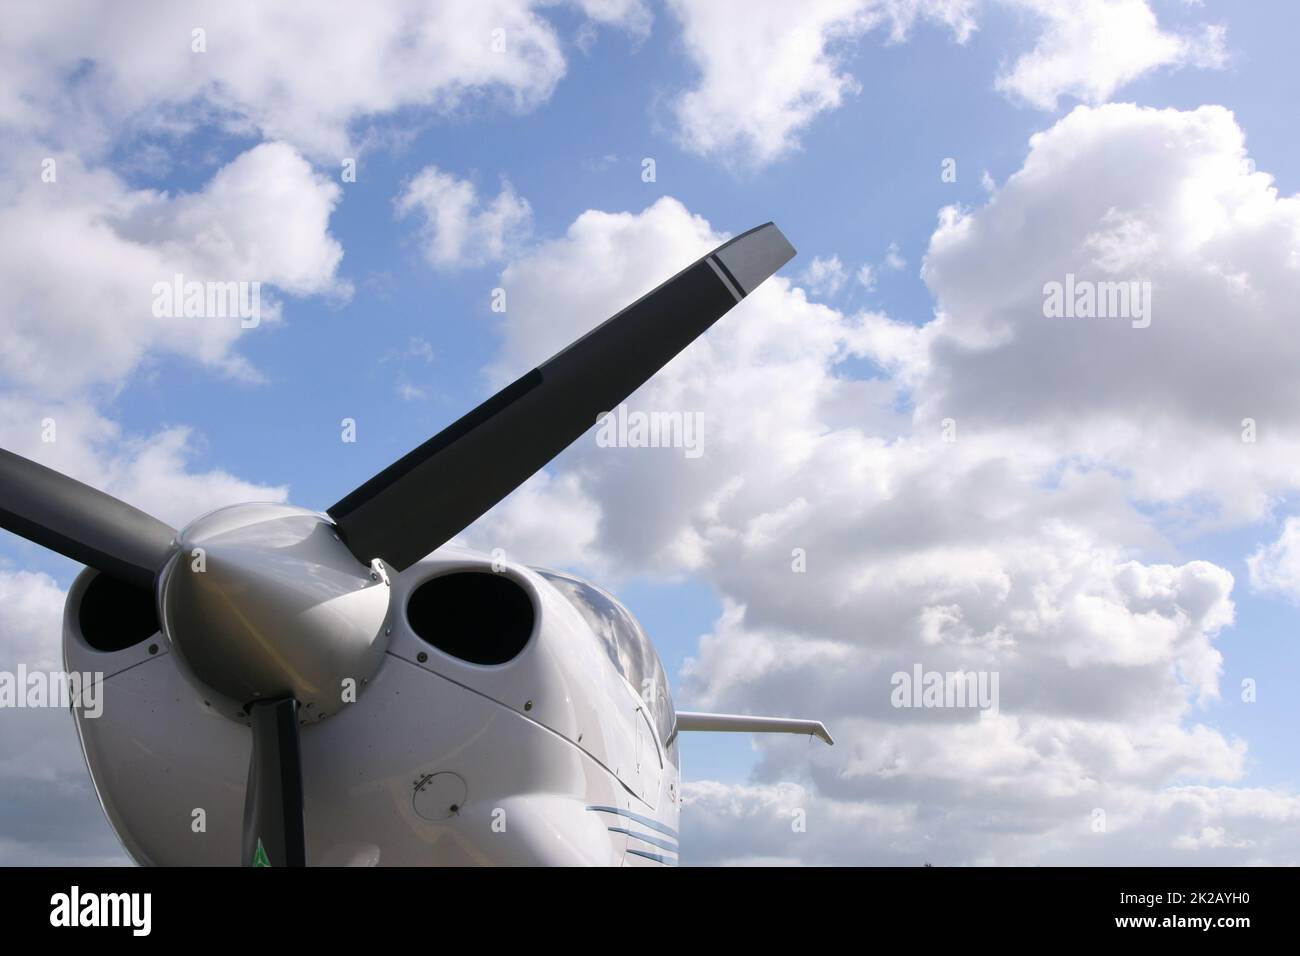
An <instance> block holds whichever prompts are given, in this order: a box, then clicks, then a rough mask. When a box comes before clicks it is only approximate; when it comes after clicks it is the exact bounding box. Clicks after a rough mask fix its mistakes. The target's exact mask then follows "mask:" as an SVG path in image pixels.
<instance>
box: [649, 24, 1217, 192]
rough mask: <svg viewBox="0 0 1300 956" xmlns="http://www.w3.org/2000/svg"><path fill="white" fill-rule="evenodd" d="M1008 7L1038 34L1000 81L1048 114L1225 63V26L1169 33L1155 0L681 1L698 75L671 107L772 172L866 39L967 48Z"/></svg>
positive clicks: (692, 128)
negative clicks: (931, 40) (1177, 71)
mask: <svg viewBox="0 0 1300 956" xmlns="http://www.w3.org/2000/svg"><path fill="white" fill-rule="evenodd" d="M999 6H1010V7H1011V8H1013V9H1014V10H1016V11H1019V12H1021V13H1023V14H1024V15H1025V16H1026V17H1028V18H1029V19H1030V20H1031V22H1032V23H1033V24H1034V26H1036V27H1037V31H1038V32H1037V36H1036V38H1035V40H1034V46H1033V48H1032V49H1031V50H1030V51H1029V52H1027V53H1024V54H1021V55H1020V56H1018V57H1017V58H1016V59H1015V60H1014V62H1013V63H1012V65H1011V66H1010V68H1008V69H1007V70H1004V71H1003V72H1002V73H1001V74H1000V75H999V76H998V77H997V78H996V80H995V85H996V87H997V88H998V89H1000V90H1002V91H1003V92H1005V93H1008V94H1010V95H1012V96H1014V97H1017V98H1019V99H1021V100H1024V101H1026V102H1028V103H1030V104H1032V105H1034V106H1037V107H1039V108H1042V109H1055V108H1056V105H1057V102H1058V100H1059V99H1060V98H1061V97H1063V96H1074V97H1076V98H1078V99H1080V100H1082V101H1084V102H1087V103H1100V102H1104V101H1106V100H1108V99H1109V98H1110V97H1111V96H1112V95H1114V93H1115V92H1116V91H1117V90H1118V89H1120V88H1121V87H1123V86H1124V85H1125V84H1127V83H1130V82H1132V81H1133V80H1135V79H1137V78H1139V77H1140V76H1143V75H1145V74H1146V73H1148V72H1150V71H1151V70H1154V69H1157V68H1159V67H1176V66H1184V65H1190V66H1200V67H1218V66H1222V65H1223V63H1224V62H1225V59H1226V54H1225V52H1224V45H1223V44H1224V31H1223V29H1222V28H1221V27H1218V26H1205V27H1203V28H1202V32H1201V34H1200V35H1199V36H1190V35H1182V34H1175V33H1168V32H1166V31H1164V30H1162V29H1161V28H1160V26H1159V24H1158V23H1157V20H1156V15H1155V13H1154V12H1153V11H1152V10H1151V8H1150V7H1149V6H1148V4H1147V2H1146V0H1085V2H1080V3H1061V2H1058V0H817V2H810V3H802V4H799V5H797V6H791V5H790V4H783V3H754V2H742V0H731V2H715V3H689V2H686V0H673V2H672V3H670V7H671V9H672V11H673V14H674V16H675V17H676V18H677V20H678V21H679V22H680V23H681V28H682V41H683V44H684V46H685V49H686V53H687V55H688V57H689V58H690V60H691V61H692V63H693V64H694V66H695V67H696V69H697V70H698V72H699V79H698V82H696V84H695V85H694V86H692V87H691V88H690V89H688V90H686V91H685V92H683V93H681V94H680V95H679V96H678V97H677V99H676V100H675V101H674V104H673V112H674V119H675V121H676V128H677V133H678V137H679V139H680V140H681V142H682V144H683V146H685V147H686V148H687V149H689V150H691V151H693V152H696V153H700V154H703V155H706V156H713V157H717V158H720V159H722V160H724V161H726V162H729V163H733V164H735V165H738V166H764V165H767V164H769V163H771V162H773V161H775V160H777V159H780V158H781V157H783V156H786V155H788V154H789V153H791V152H793V151H795V150H797V149H799V145H800V138H801V136H802V134H803V132H804V131H805V130H806V129H807V128H808V127H809V126H810V125H811V124H812V122H813V121H814V120H815V119H816V118H817V117H818V116H819V115H821V114H823V113H827V112H830V111H832V110H835V109H838V108H839V107H840V106H841V105H843V103H844V102H845V100H846V99H847V98H848V97H850V96H852V95H854V94H855V93H857V92H859V90H860V84H859V82H858V80H857V79H856V78H855V77H854V76H853V74H852V72H850V70H849V69H848V68H847V67H846V65H845V64H846V61H847V60H848V59H849V56H850V55H851V53H852V52H853V47H854V45H855V44H857V43H859V42H860V41H861V40H862V39H863V38H864V37H865V36H866V35H868V34H870V33H872V32H873V31H875V30H877V29H884V30H886V31H887V37H888V41H889V42H892V43H901V42H904V41H906V39H907V37H908V34H909V33H910V31H911V30H912V29H913V27H914V26H915V25H916V24H918V23H920V22H933V23H936V24H939V25H941V26H943V27H945V28H947V29H948V30H949V31H950V32H951V34H952V35H953V37H954V38H955V39H956V40H957V42H958V43H962V44H964V43H965V42H966V41H967V39H968V38H969V37H970V35H971V34H972V33H973V32H974V30H975V29H976V21H977V18H979V17H982V16H983V15H984V14H985V13H986V12H987V11H988V10H989V9H992V8H997V7H999Z"/></svg>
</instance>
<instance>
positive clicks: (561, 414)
mask: <svg viewBox="0 0 1300 956" xmlns="http://www.w3.org/2000/svg"><path fill="white" fill-rule="evenodd" d="M793 256H794V248H793V247H792V246H791V245H790V243H789V242H787V241H786V238H785V236H783V235H782V234H781V230H779V229H778V228H777V227H776V226H775V225H773V224H772V223H770V222H769V223H767V224H765V225H762V226H759V227H757V228H755V229H751V230H750V231H749V232H746V233H743V234H742V235H740V236H737V237H736V238H735V239H732V240H731V241H730V242H727V243H724V244H723V245H722V246H720V247H718V248H717V249H715V250H714V251H713V252H711V253H709V254H708V255H707V256H704V257H703V258H702V259H699V260H697V261H696V262H695V263H693V264H692V265H690V266H688V267H687V268H685V269H683V270H682V271H681V272H679V273H677V275H675V276H673V277H672V278H671V279H669V280H668V281H667V282H665V283H663V284H662V285H660V286H659V287H658V288H656V289H655V290H654V291H652V292H650V293H648V294H646V295H644V296H642V297H641V298H640V299H638V300H637V301H636V302H634V303H632V304H631V305H629V306H628V307H627V308H625V309H624V310H623V311H622V312H619V313H618V314H617V315H615V316H614V317H613V318H611V319H609V320H608V321H606V322H605V323H604V324H603V325H600V326H598V327H597V328H595V329H593V330H592V331H591V332H588V333H587V334H586V335H584V336H583V337H582V338H580V339H578V340H577V341H576V342H574V343H573V344H572V345H570V346H569V347H568V348H566V349H564V350H563V351H561V352H560V353H559V354H557V355H555V356H553V357H552V358H551V359H550V360H548V361H546V362H544V363H543V364H542V365H540V366H538V367H537V368H535V369H533V370H532V371H531V372H529V373H528V374H526V375H524V376H523V377H522V378H520V379H518V380H517V381H515V382H514V383H513V384H511V385H507V386H506V387H505V388H504V389H502V390H501V391H500V392H498V393H497V394H495V395H493V396H492V397H491V398H489V399H488V400H487V401H486V402H484V403H483V404H482V405H480V406H479V407H478V408H476V409H474V410H473V411H472V412H470V413H469V414H467V415H465V416H464V417H463V418H461V419H460V420H459V421H457V422H455V423H453V424H451V425H449V426H447V427H446V428H445V429H443V430H442V431H441V432H439V433H438V434H437V435H435V436H433V438H431V439H429V440H428V441H427V442H425V443H424V444H423V445H421V446H420V447H419V448H416V449H415V450H414V451H412V452H410V453H409V454H407V455H406V456H405V457H403V458H401V459H399V460H398V461H396V462H394V463H393V464H392V465H390V466H389V467H388V468H385V469H384V470H383V471H381V472H380V473H379V474H377V475H375V476H374V477H373V478H371V479H370V480H369V481H367V482H366V483H365V484H363V485H362V486H361V487H359V488H357V489H356V490H355V491H353V492H352V493H351V494H349V495H348V496H347V497H345V498H343V499H342V500H341V501H339V502H338V503H337V504H335V505H334V506H333V507H331V508H330V509H329V515H330V517H331V518H333V519H334V523H335V524H336V525H337V526H338V528H339V531H340V532H341V533H342V535H343V541H344V543H345V544H347V546H348V547H349V548H350V549H351V551H352V553H353V554H355V555H356V556H357V557H358V558H359V559H360V560H362V561H369V560H370V559H371V558H374V557H380V558H383V559H384V561H385V563H387V564H388V565H390V566H392V567H394V568H396V569H397V570H398V571H403V570H405V569H406V568H407V567H409V566H410V565H412V564H414V563H415V562H416V561H418V560H419V559H420V558H422V557H424V556H425V555H426V554H429V553H430V552H432V551H434V550H435V549H437V548H438V547H440V546H441V545H443V544H445V543H446V542H447V541H448V540H449V539H450V538H451V537H452V536H453V535H456V534H458V533H459V532H460V531H462V530H463V529H465V528H466V527H468V526H469V525H470V524H471V523H473V522H474V521H475V520H476V519H477V518H478V517H479V516H481V515H482V514H483V513H484V512H486V511H487V510H488V509H489V508H491V507H492V506H493V505H495V504H496V503H497V502H499V501H501V499H503V498H505V497H506V495H508V494H510V492H512V491H514V490H515V489H516V488H518V487H519V486H520V485H522V484H523V483H524V482H525V481H526V480H527V479H528V478H530V477H531V476H532V475H533V474H534V473H536V472H537V471H538V470H539V469H541V468H542V467H543V466H544V465H545V464H546V463H547V462H549V461H550V460H551V459H552V458H554V457H555V456H556V455H558V454H559V453H560V452H561V451H563V450H564V449H565V448H567V447H568V446H569V445H571V444H572V443H573V442H574V440H575V439H577V438H578V437H579V436H580V435H582V433H583V432H585V431H586V430H587V429H588V428H590V427H591V426H593V425H594V424H596V418H597V416H598V415H600V414H602V413H604V412H608V411H610V410H612V409H613V408H615V407H616V406H617V405H618V403H619V402H621V401H623V400H624V399H625V398H627V397H628V396H629V395H631V394H632V393H633V392H634V391H636V389H637V388H639V387H640V386H641V385H642V384H643V383H644V382H645V381H646V380H647V379H649V378H650V376H652V375H653V374H654V373H655V372H657V371H659V369H661V368H663V366H665V365H667V364H668V362H669V361H670V360H671V359H672V358H673V357H674V356H675V355H677V353H678V352H680V351H681V350H682V349H684V348H686V346H688V345H690V344H691V342H693V341H695V339H697V338H698V337H699V336H700V335H701V334H702V333H703V332H704V331H705V330H706V329H708V328H709V326H711V325H713V323H714V322H716V321H717V320H718V319H720V318H721V317H722V316H723V315H724V314H725V313H727V312H728V311H730V310H731V308H732V307H734V306H735V305H736V303H737V302H739V301H740V300H741V299H742V298H744V296H746V295H748V294H749V293H750V292H752V291H753V290H754V289H755V288H756V287H757V286H758V284H759V283H761V282H762V281H763V280H764V279H766V278H767V277H768V276H770V275H771V274H772V273H774V272H775V271H776V270H777V269H779V268H781V266H783V265H785V263H787V262H788V261H789V260H790V259H791V258H792V257H793Z"/></svg>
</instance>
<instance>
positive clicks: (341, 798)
mask: <svg viewBox="0 0 1300 956" xmlns="http://www.w3.org/2000/svg"><path fill="white" fill-rule="evenodd" d="M794 255H795V250H794V248H793V247H792V246H791V245H790V243H789V242H788V241H787V240H786V238H785V236H784V235H782V233H781V231H780V230H779V229H778V228H777V227H776V226H775V225H774V224H772V223H770V222H769V223H766V224H764V225H762V226H758V227H756V228H754V229H751V230H750V231H748V232H746V233H743V234H742V235H739V236H737V237H736V238H734V239H731V240H730V241H728V242H726V243H724V244H722V245H721V246H719V247H718V248H717V249H715V250H714V251H712V252H710V253H709V254H708V255H706V256H704V257H702V258H701V259H699V260H697V261H696V262H695V263H693V264H692V265H690V266H688V267H687V268H685V269H684V270H682V271H681V272H679V273H678V274H677V275H675V276H673V277H672V278H670V279H668V280H667V281H665V282H664V283H663V284H661V285H660V286H659V287H658V288H656V289H654V290H653V291H652V292H650V293H648V294H646V295H645V296H643V297H642V298H640V299H638V300H637V301H636V302H634V303H632V304H631V305H629V306H627V307H626V308H625V309H623V310H622V311H621V312H619V313H618V314H616V315H615V316H613V317H612V318H610V319H609V320H607V321H606V322H604V323H603V324H601V325H599V326H598V327H596V328H595V329H593V330H592V331H590V332H589V333H587V334H586V335H584V336H583V337H582V338H580V339H578V340H577V341H575V342H574V343H572V344H571V345H569V346H568V347H567V348H565V349H563V350H562V351H561V352H559V353H558V354H556V355H555V356H553V357H552V358H551V359H549V360H548V361H547V362H545V363H544V364H542V365H540V366H538V367H537V368H535V369H533V370H532V371H530V372H528V373H527V374H525V375H524V376H523V377H521V378H520V379H518V380H517V381H516V382H514V383H513V384H511V385H509V386H507V387H506V388H504V389H502V390H501V391H500V392H499V393H497V394H496V395H494V396H492V397H491V398H489V399H488V400H487V401H485V402H484V403H483V404H481V405H480V406H478V407H477V408H475V409H474V410H473V411H471V412H469V413H468V414H466V415H465V416H464V417H462V418H461V419H459V420H458V421H456V422H455V423H453V424H452V425H450V426H448V427H447V428H446V429H444V430H443V431H441V432H439V433H438V434H437V435H435V436H434V437H433V438H431V439H429V440H428V441H427V442H425V443H424V444H423V445H421V446H419V447H418V448H416V449H415V450H414V451H412V452H410V453H409V454H407V455H406V456H405V457H403V458H401V459H399V460H398V461H396V462H395V463H393V464H392V465H390V466H389V467H388V468H386V469H385V470H383V471H382V472H380V473H379V474H377V475H375V476H374V477H372V478H371V479H369V480H368V481H366V482H365V483H364V484H362V485H361V486H360V487H358V488H357V489H356V490H354V491H352V492H351V493H350V494H348V495H346V496H345V497H343V498H342V499H341V500H340V501H339V502H338V503H337V504H335V505H333V506H332V507H330V508H328V509H327V510H326V511H324V512H315V511H310V510H308V509H305V508H298V507H294V506H291V505H286V504H268V503H248V504H239V505H232V506H229V507H225V508H220V509H218V510H216V511H213V512H211V513H209V514H206V515H203V516H202V517H199V518H197V519H195V520H194V521H192V522H190V523H189V524H188V525H186V526H185V527H184V528H182V529H181V530H179V531H177V530H174V529H173V528H171V527H169V526H168V525H166V524H165V523H163V522H161V521H159V520H158V519H156V518H154V517H151V516H150V515H148V514H146V513H144V512H142V511H139V510H137V509H136V508H134V507H133V506H131V505H128V504H127V503H125V502H123V501H120V500H118V499H116V498H113V497H111V496H109V495H108V494H105V493H104V492H101V491H99V490H96V489H94V488H91V487H90V486H88V485H85V484H82V483H80V482H78V481H75V480H73V479H72V478H69V477H67V476H65V475H62V474H60V473H58V472H56V471H53V470H51V469H49V468H46V467H45V466H43V465H40V464H37V463H36V462H33V461H29V460H28V459H26V458H22V457H20V456H18V455H15V454H13V453H11V452H9V451H5V450H3V449H0V527H3V528H5V529H7V530H9V531H11V532H14V533H15V534H18V535H21V536H22V537H25V538H27V539H29V540H30V541H33V542H35V543H37V544H40V545H42V546H44V547H47V548H49V549H51V550H53V551H56V552H58V553H60V554H63V555H65V556H67V557H69V558H72V559H73V560H75V561H78V562H80V563H82V564H85V565H86V568H85V569H84V570H83V571H82V572H81V573H80V574H79V575H78V576H77V578H76V580H75V581H74V583H73V585H72V587H71V588H70V590H69V592H68V597H67V602H66V606H65V610H64V618H63V651H64V665H65V669H66V671H67V672H68V673H73V672H77V673H82V672H94V673H102V674H103V675H104V676H103V684H102V685H101V689H100V695H101V698H102V701H103V703H102V713H100V715H99V716H98V717H92V716H87V713H86V712H85V710H84V709H81V708H78V706H77V703H78V701H77V700H76V699H74V700H73V701H72V710H73V715H74V718H75V724H76V728H77V734H78V737H79V740H80V743H81V747H82V751H83V753H84V754H85V758H86V765H87V767H88V769H89V771H90V776H91V779H92V781H93V783H94V786H95V790H96V793H97V794H98V797H99V801H100V804H101V805H102V807H103V810H104V813H105V814H106V816H107V818H108V821H109V823H110V824H111V826H112V827H113V830H114V831H115V832H116V834H117V836H118V838H119V839H120V840H121V842H122V845H123V847H124V848H125V849H126V851H127V853H128V854H129V855H130V856H131V858H132V859H133V860H134V861H136V862H137V863H139V864H142V865H213V866H220V865H227V866H229V865H246V866H306V865H323V866H343V865H361V866H365V865H372V866H373V865H394V866H427V865H451V866H457V865H593V866H675V865H676V864H677V861H678V847H679V835H678V821H679V817H680V809H681V802H682V794H681V776H680V769H679V768H680V759H679V753H678V738H679V736H680V735H681V734H682V733H689V732H694V731H730V732H748V733H760V732H761V733H789V734H806V735H809V736H810V737H812V736H816V737H818V738H820V739H821V740H823V741H825V742H826V743H827V744H831V743H833V741H832V739H831V736H830V734H829V733H828V732H827V730H826V727H825V726H824V725H823V724H822V723H821V722H820V721H816V720H805V719H796V718H788V717H755V716H745V715H736V714H708V713H693V712H684V711H678V710H676V709H675V708H674V706H673V701H672V697H671V695H670V692H669V686H668V679H667V676H666V674H665V672H664V667H663V664H662V663H661V661H660V659H659V656H658V654H657V653H656V651H655V648H654V645H653V644H652V643H651V642H650V640H649V638H648V637H647V636H646V634H645V632H644V631H643V630H642V628H641V626H640V625H639V624H638V623H637V621H636V619H635V618H634V617H633V616H632V614H631V613H630V612H629V611H628V610H627V609H626V608H625V607H624V606H623V605H622V604H620V603H619V602H618V600H617V599H615V598H614V597H613V596H612V595H611V594H609V593H608V592H607V591H605V590H603V589H602V588H600V587H597V586H596V585H594V584H591V583H589V582H587V581H585V580H583V579H581V578H579V577H575V576H574V575H571V574H567V573H561V572H557V571H549V570H543V569H540V568H533V567H528V566H525V565H523V564H519V563H515V562H513V561H506V560H503V559H501V558H500V556H499V554H498V555H497V556H496V557H493V556H489V555H486V554H482V553H480V552H476V551H472V550H469V549H466V548H464V547H461V546H459V545H457V544H454V543H449V542H451V541H452V539H453V538H454V537H455V536H456V535H457V534H459V533H460V532H461V531H462V530H463V529H465V528H466V527H467V526H468V525H470V524H471V523H472V522H473V521H474V520H476V519H477V518H478V517H479V516H481V515H482V514H483V513H484V512H486V511H487V510H488V509H489V508H491V507H492V506H493V505H495V504H496V503H497V502H499V501H501V500H502V499H503V498H505V497H506V496H507V495H508V494H509V493H510V492H511V491H513V490H514V489H515V488H517V487H519V485H521V484H522V483H523V482H524V481H525V480H526V479H527V478H529V477H530V476H531V475H533V474H534V473H535V472H537V471H538V470H539V469H541V468H542V467H543V466H544V465H546V464H547V462H549V461H550V460H551V459H552V458H554V457H555V456H556V455H557V454H559V453H560V452H561V451H562V450H564V449H565V448H566V447H568V446H569V445H570V444H572V443H573V442H574V441H575V440H576V439H578V438H579V437H580V436H581V435H582V434H583V433H584V432H586V430H587V429H588V428H590V427H591V426H592V425H594V424H595V423H596V422H597V420H598V418H599V417H600V415H601V414H602V413H604V412H607V411H608V410H609V409H612V408H614V407H615V406H616V405H618V404H619V403H620V402H622V401H623V400H624V399H626V398H627V397H628V396H629V395H630V394H631V393H632V392H633V391H634V390H635V389H637V388H638V387H640V385H641V384H642V383H644V382H645V381H646V380H648V379H649V378H650V377H651V376H652V375H654V374H655V372H657V371H658V370H659V369H660V368H662V367H663V366H664V365H665V364H667V362H668V361H669V360H671V359H672V358H673V357H674V356H675V355H677V354H678V353H679V352H680V351H681V350H682V349H684V348H685V347H686V346H687V345H689V344H690V343H691V342H692V341H694V340H695V339H696V338H697V337H699V336H700V335H701V334H703V333H704V332H705V331H706V330H707V329H708V328H709V327H710V326H712V325H713V323H714V322H716V321H717V320H718V319H719V318H721V317H722V316H723V315H724V314H725V313H727V312H728V311H730V310H731V309H732V308H733V307H734V306H735V305H736V304H737V303H739V302H740V301H741V300H742V299H743V298H744V297H745V296H747V295H749V294H750V293H751V292H753V291H754V289H756V288H757V287H758V285H759V284H760V283H762V282H763V281H765V280H766V279H767V278H768V277H769V276H771V275H772V274H773V273H774V272H776V270H777V269H779V268H781V266H783V265H784V264H785V263H786V262H788V261H789V260H790V259H791V258H793V257H794Z"/></svg>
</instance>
